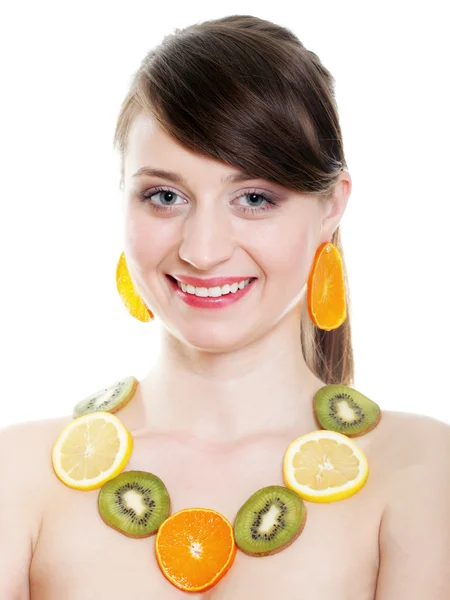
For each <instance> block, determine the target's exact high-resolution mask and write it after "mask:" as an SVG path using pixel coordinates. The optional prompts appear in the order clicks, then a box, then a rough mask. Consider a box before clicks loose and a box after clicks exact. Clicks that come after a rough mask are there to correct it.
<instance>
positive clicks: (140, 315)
mask: <svg viewBox="0 0 450 600" xmlns="http://www.w3.org/2000/svg"><path fill="white" fill-rule="evenodd" d="M116 287H117V291H118V292H119V296H120V297H121V299H122V302H123V303H124V305H125V307H126V309H127V310H128V312H129V313H130V315H131V316H133V317H135V318H136V319H138V320H139V321H142V322H147V321H151V320H152V319H153V316H154V315H153V313H152V311H151V310H150V309H148V308H147V306H146V305H145V303H144V301H143V300H142V298H141V297H140V295H139V294H138V293H137V292H136V289H135V287H134V284H133V280H132V279H131V275H130V273H129V271H128V267H127V261H126V258H125V252H122V254H121V255H120V257H119V261H118V263H117V267H116Z"/></svg>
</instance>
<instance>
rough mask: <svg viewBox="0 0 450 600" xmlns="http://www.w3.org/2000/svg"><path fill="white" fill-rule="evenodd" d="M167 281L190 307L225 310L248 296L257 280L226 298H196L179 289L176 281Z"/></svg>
mask: <svg viewBox="0 0 450 600" xmlns="http://www.w3.org/2000/svg"><path fill="white" fill-rule="evenodd" d="M167 279H168V280H169V285H170V287H171V288H172V289H173V291H174V292H175V293H176V294H178V296H179V298H181V299H182V300H183V301H184V302H186V304H189V306H194V307H195V308H223V307H224V306H228V305H229V304H234V303H235V302H238V301H239V300H240V299H241V298H243V297H244V296H246V295H247V294H248V292H249V291H250V289H251V288H252V287H253V284H254V283H255V282H256V279H254V280H253V281H251V282H250V283H249V284H248V285H246V286H245V288H243V289H242V290H239V289H238V290H237V292H235V293H234V294H233V292H229V293H228V294H225V296H218V297H217V298H213V297H212V296H206V297H204V296H196V295H195V294H188V293H187V292H183V290H182V289H181V288H180V287H178V283H177V282H176V281H175V280H174V279H171V278H170V277H167Z"/></svg>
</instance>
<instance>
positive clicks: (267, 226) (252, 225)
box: [124, 114, 333, 351]
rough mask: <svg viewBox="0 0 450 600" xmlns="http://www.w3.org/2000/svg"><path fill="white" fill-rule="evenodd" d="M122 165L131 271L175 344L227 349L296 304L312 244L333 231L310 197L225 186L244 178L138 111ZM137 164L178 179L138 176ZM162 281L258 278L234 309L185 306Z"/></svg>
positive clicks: (256, 186) (267, 187)
mask: <svg viewBox="0 0 450 600" xmlns="http://www.w3.org/2000/svg"><path fill="white" fill-rule="evenodd" d="M243 151H245V148H244V149H243ZM124 166H125V171H124V173H125V174H124V178H125V179H124V201H125V248H124V249H125V254H126V257H127V261H128V266H129V270H130V273H131V276H132V278H133V280H134V281H135V284H136V290H137V292H138V293H139V294H140V295H141V297H142V298H143V300H144V302H145V303H146V305H147V306H148V307H149V308H150V309H151V310H152V312H154V313H155V314H156V315H157V316H158V317H159V318H160V319H161V320H162V322H163V323H164V325H165V326H166V327H167V329H168V330H169V331H170V332H171V333H172V334H173V335H174V336H175V337H177V338H178V339H180V340H182V341H183V342H185V343H187V344H189V345H192V346H194V347H197V348H201V349H204V350H209V351H214V350H221V351H226V350H231V349H233V348H237V347H240V346H244V345H246V344H248V343H249V342H251V341H253V340H255V339H257V338H259V337H260V336H262V335H264V334H265V333H267V332H268V331H269V330H270V329H271V328H272V327H273V326H274V325H276V324H277V323H278V322H279V321H280V319H281V318H282V317H283V316H284V315H285V314H286V313H287V312H289V311H290V310H291V309H293V307H294V306H295V305H298V303H299V300H300V299H301V298H302V296H303V294H304V292H305V289H306V287H305V283H306V281H307V278H308V274H309V271H310V268H311V264H312V261H313V258H314V254H315V251H316V249H317V246H318V245H319V244H320V243H321V242H322V241H325V240H327V239H329V236H331V233H332V230H331V231H330V232H327V231H326V229H325V228H323V227H322V221H323V219H324V206H323V205H320V204H319V201H318V200H317V199H316V198H314V197H311V196H308V195H306V194H305V195H304V194H299V193H294V192H292V191H289V190H287V189H286V188H283V187H281V186H279V185H276V184H274V183H271V182H269V181H266V180H264V179H253V180H248V181H235V182H232V181H231V180H228V181H225V179H226V178H227V177H230V176H233V175H238V174H239V173H241V171H240V170H239V169H236V168H233V167H230V166H228V165H225V164H223V163H220V162H218V161H216V160H212V159H208V158H205V157H203V156H200V155H196V154H194V153H192V152H191V151H188V150H186V149H185V148H184V147H182V146H181V145H179V143H178V142H177V141H175V140H174V139H173V138H171V137H170V136H169V135H168V134H167V133H166V132H165V131H164V130H163V129H162V128H161V127H160V126H159V125H158V123H157V122H156V121H154V120H153V119H152V118H150V117H148V116H144V115H142V114H141V115H140V116H139V117H137V118H136V119H135V121H134V123H133V125H132V127H131V130H130V133H129V138H128V149H127V154H126V157H125V163H124ZM144 167H147V168H152V169H155V168H156V169H161V170H165V171H172V172H175V173H178V174H179V175H180V176H181V177H182V178H183V180H184V181H183V182H181V181H177V182H175V181H173V180H171V179H169V178H167V177H164V178H162V177H158V176H155V175H149V174H146V173H143V174H140V175H136V173H137V172H138V171H139V170H141V169H143V168H144ZM161 187H162V188H164V190H165V191H161V190H157V189H155V188H161ZM261 193H263V194H264V195H265V196H266V197H267V198H268V200H269V201H271V202H274V203H276V204H271V203H270V202H268V201H265V200H264V199H263V198H261V197H260V196H258V194H261ZM144 194H145V196H147V200H145V201H142V199H141V195H144ZM150 196H152V197H151V198H150ZM264 209H266V210H264ZM332 225H333V224H332V223H330V227H331V226H332ZM168 275H172V276H175V275H184V276H192V277H198V278H212V277H232V278H233V280H236V281H238V282H239V281H242V280H243V279H247V278H250V277H256V278H257V280H256V281H254V282H253V283H252V284H251V285H250V286H249V289H248V290H247V293H246V294H245V295H243V296H242V298H241V299H240V300H238V301H237V302H234V303H232V304H229V305H227V306H225V307H223V308H218V309H211V308H194V307H192V306H190V305H189V304H187V303H186V302H184V301H183V300H182V299H181V298H180V296H179V294H178V293H177V292H176V289H174V285H173V282H171V280H170V279H169V278H168ZM175 287H176V286H175ZM297 308H299V307H297Z"/></svg>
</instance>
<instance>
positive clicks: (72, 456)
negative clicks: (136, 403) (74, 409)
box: [52, 411, 133, 491]
mask: <svg viewBox="0 0 450 600" xmlns="http://www.w3.org/2000/svg"><path fill="white" fill-rule="evenodd" d="M132 450H133V438H132V436H131V434H130V432H129V431H128V430H127V429H126V427H125V426H124V425H123V424H122V422H121V421H120V420H119V419H118V418H117V417H116V416H115V415H113V414H111V413H109V412H103V411H99V412H95V413H89V414H87V415H83V416H81V417H78V418H76V419H73V420H72V421H71V422H70V423H68V424H67V425H66V426H65V427H64V429H63V430H62V432H61V433H60V434H59V436H58V438H57V440H56V442H55V444H54V446H53V450H52V465H53V470H54V471H55V474H56V476H57V477H58V478H59V479H60V480H61V481H62V482H63V483H64V484H65V485H67V486H68V487H71V488H73V489H76V490H84V491H87V490H95V489H97V488H100V487H101V486H102V485H103V484H104V483H106V482H107V481H109V480H110V479H112V478H113V477H115V476H116V475H118V474H119V473H120V472H121V471H122V470H123V469H124V468H125V466H126V464H127V463H128V460H129V458H130V455H131V452H132Z"/></svg>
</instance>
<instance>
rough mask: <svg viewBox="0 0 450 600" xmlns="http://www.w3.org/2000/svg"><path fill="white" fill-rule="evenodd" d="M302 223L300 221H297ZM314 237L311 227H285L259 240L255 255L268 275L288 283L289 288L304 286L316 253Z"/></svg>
mask: <svg viewBox="0 0 450 600" xmlns="http://www.w3.org/2000/svg"><path fill="white" fill-rule="evenodd" d="M297 223H298V222H297ZM313 246H314V240H313V235H312V232H311V228H310V227H301V226H298V224H297V225H296V227H295V228H289V227H285V228H283V229H282V233H280V231H278V232H276V234H274V235H271V236H265V237H264V239H261V240H259V244H258V245H257V242H256V240H255V243H254V249H255V254H254V255H258V256H259V257H260V258H259V263H260V266H261V268H262V269H263V271H264V272H265V276H266V277H267V278H269V279H273V280H275V279H276V280H277V282H278V283H280V284H281V282H284V284H283V285H285V284H286V282H287V283H288V287H290V286H291V284H292V285H294V287H298V286H299V285H300V286H301V285H303V283H304V282H305V280H306V279H307V277H308V274H309V271H310V268H311V263H312V259H313V254H314V248H313Z"/></svg>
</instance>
